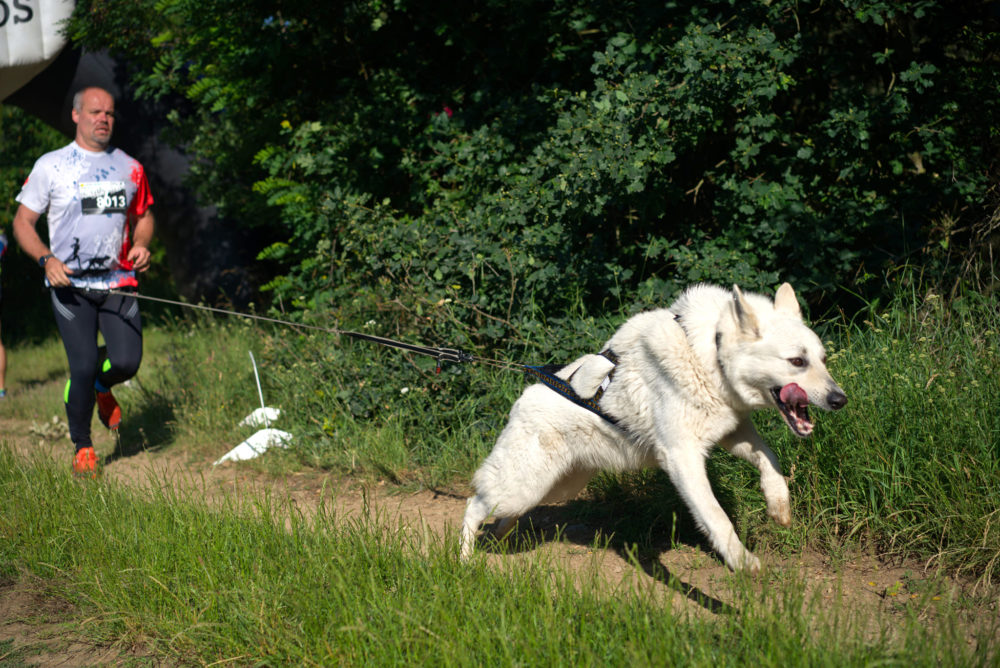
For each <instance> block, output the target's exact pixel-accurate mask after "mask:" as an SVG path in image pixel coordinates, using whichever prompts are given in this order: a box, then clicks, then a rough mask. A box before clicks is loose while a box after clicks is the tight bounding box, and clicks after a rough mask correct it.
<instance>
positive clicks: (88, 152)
mask: <svg viewBox="0 0 1000 668" xmlns="http://www.w3.org/2000/svg"><path fill="white" fill-rule="evenodd" d="M72 117H73V122H74V123H75V124H76V138H75V139H74V141H73V142H71V143H70V144H68V145H67V146H64V147H63V148H61V149H58V150H55V151H52V152H51V153H46V154H45V155H43V156H42V157H41V158H39V159H38V161H37V162H36V163H35V166H34V167H33V168H32V170H31V174H30V175H29V176H28V179H27V180H26V181H25V182H24V186H23V187H22V189H21V192H20V194H18V196H17V198H16V199H17V201H18V202H19V203H20V206H19V207H18V209H17V213H16V214H15V215H14V236H15V237H16V238H17V241H18V243H19V244H20V245H21V248H23V249H24V252H26V253H27V254H28V255H30V256H31V257H33V258H35V259H36V260H37V261H38V264H39V266H40V267H41V268H42V270H44V272H45V284H46V286H48V287H49V288H50V293H51V298H52V307H53V310H54V312H55V317H56V323H57V325H58V327H59V334H60V336H61V337H62V341H63V346H64V347H65V348H66V357H67V359H68V361H69V376H70V377H69V382H68V383H67V385H66V391H65V394H64V400H65V402H66V418H67V420H68V422H69V435H70V438H71V439H72V440H73V444H74V445H75V446H76V454H75V455H74V458H73V472H74V473H75V474H76V475H79V476H94V475H96V473H97V465H98V463H97V455H96V453H95V452H94V444H93V442H92V441H91V438H90V422H91V419H92V418H93V415H94V404H95V403H96V404H97V412H98V417H100V420H101V422H102V423H103V424H104V426H105V427H107V428H108V429H112V430H117V429H118V426H119V425H120V424H121V419H122V415H121V409H120V408H119V406H118V402H117V401H115V398H114V396H113V395H112V394H111V387H112V386H114V385H116V384H118V383H121V382H124V381H126V380H128V379H129V378H131V377H132V376H134V375H135V374H136V372H137V371H138V370H139V363H140V362H141V361H142V320H141V318H140V316H139V304H138V300H137V299H136V298H135V297H134V296H131V295H122V294H109V292H108V290H115V291H116V292H135V291H136V288H137V287H138V282H137V281H136V276H135V275H136V272H143V271H145V270H146V269H148V268H149V264H150V253H149V243H150V241H152V239H153V227H154V221H153V213H152V211H151V210H150V205H152V203H153V197H152V195H151V194H150V192H149V184H148V183H147V181H146V173H145V171H144V170H143V168H142V165H141V164H139V163H138V162H137V161H136V160H135V159H133V158H132V157H130V156H129V155H127V154H126V153H125V152H123V151H121V150H119V149H116V148H113V147H112V146H111V133H112V130H113V129H114V123H115V101H114V98H113V97H112V96H111V94H110V93H109V92H108V91H106V90H104V89H103V88H93V87H91V88H84V89H83V90H81V91H79V92H78V93H77V94H76V95H75V96H74V97H73V111H72ZM43 213H45V214H47V217H48V230H49V243H50V246H48V247H47V246H46V245H45V243H44V242H43V241H42V239H41V237H40V236H39V235H38V231H37V229H36V225H37V223H38V219H39V218H40V217H41V215H42V214H43ZM98 331H100V333H101V334H102V335H103V336H104V342H105V344H106V346H107V357H106V358H104V359H102V358H101V357H100V353H99V350H98V346H97V333H98Z"/></svg>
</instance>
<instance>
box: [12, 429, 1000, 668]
mask: <svg viewBox="0 0 1000 668" xmlns="http://www.w3.org/2000/svg"><path fill="white" fill-rule="evenodd" d="M0 490H2V491H3V493H4V497H5V503H4V504H3V505H2V506H0V536H2V538H3V540H2V541H0V574H2V575H5V576H12V575H15V574H16V573H18V572H19V571H23V572H27V573H32V574H33V575H35V576H37V577H42V578H45V579H46V581H48V582H51V583H53V588H52V591H53V592H55V593H58V594H59V595H60V596H62V597H63V598H65V599H66V600H67V601H68V602H70V603H72V604H73V605H74V606H75V609H76V610H77V614H78V615H79V616H81V617H85V618H86V619H87V623H86V624H85V625H81V626H80V627H79V628H80V631H81V633H82V634H84V635H90V636H91V637H101V638H115V639H117V640H118V641H119V642H124V643H129V642H136V641H142V642H143V643H144V644H145V645H146V646H147V647H149V648H150V649H151V650H152V651H153V652H154V653H155V655H157V656H161V657H165V658H167V659H168V660H170V661H177V662H182V663H192V664H198V665H204V664H209V663H213V662H233V663H236V664H239V665H256V664H268V665H289V664H296V665H301V664H314V663H315V664H320V665H334V664H336V665H393V664H400V663H407V664H411V665H412V664H418V665H511V664H530V665H556V664H566V663H571V664H574V665H602V666H603V665H628V664H633V663H636V662H639V663H640V664H641V665H652V664H660V663H662V662H663V660H664V657H670V661H669V662H670V663H677V662H682V663H684V664H686V665H700V666H710V665H711V666H716V665H732V666H737V665H747V664H748V663H752V664H760V665H767V666H779V665H781V666H783V665H829V666H845V665H846V666H855V665H856V666H861V665H871V664H872V663H890V664H894V665H898V664H904V663H905V664H913V665H943V666H967V665H977V664H979V665H983V664H986V663H988V662H989V661H990V660H991V657H992V656H993V655H992V654H991V652H993V649H992V648H991V646H990V645H988V644H984V643H982V642H980V643H969V642H968V635H967V634H968V632H969V631H970V630H973V631H978V632H981V633H983V634H985V635H984V636H983V637H985V638H989V637H992V636H991V635H990V634H992V633H995V627H993V626H990V624H989V623H988V622H986V621H982V620H981V621H980V622H975V621H973V622H971V623H970V622H969V620H965V621H964V622H963V620H961V619H960V618H959V616H958V615H957V613H956V612H955V610H954V609H953V608H952V607H949V606H948V605H946V604H945V603H938V604H931V603H928V605H926V606H922V607H921V609H922V610H923V611H924V614H927V613H928V612H931V613H932V614H933V615H934V616H935V622H934V624H926V623H924V622H923V621H921V620H919V619H917V617H916V616H902V617H901V616H900V615H898V614H889V615H886V616H884V617H879V618H875V619H872V618H870V617H868V618H862V617H859V616H858V615H857V614H856V613H857V611H855V610H852V608H851V607H850V606H848V605H845V604H844V603H843V602H838V599H837V598H836V596H833V595H831V594H830V593H829V592H827V591H824V592H823V594H822V595H819V594H817V593H815V592H814V591H811V590H810V589H809V588H807V587H806V585H805V583H804V581H803V580H802V579H801V578H800V577H799V575H797V574H796V573H795V572H793V571H789V572H785V573H782V574H780V575H777V576H775V577H771V578H768V579H766V580H764V581H759V580H754V579H751V578H746V577H743V576H738V575H733V576H730V580H729V584H728V586H724V587H722V588H721V589H720V592H719V593H717V594H716V595H717V596H719V597H721V598H723V599H725V600H723V601H720V603H721V604H722V607H718V606H716V607H715V608H714V609H715V611H714V612H711V613H709V612H708V610H707V609H704V608H702V607H701V606H700V605H699V604H698V603H695V602H691V601H689V600H688V599H687V598H685V597H683V596H680V597H678V598H674V597H671V596H667V597H664V596H662V595H659V596H658V595H656V594H654V593H653V592H651V591H650V590H648V589H645V588H638V589H632V588H627V587H626V588H622V587H621V586H620V585H619V586H612V585H609V584H608V583H607V582H605V581H604V580H602V579H600V578H599V577H596V576H595V577H593V578H591V577H588V576H586V575H585V574H583V575H579V574H578V575H576V576H574V575H571V574H569V573H567V572H566V571H564V570H562V569H560V568H558V567H557V566H556V565H555V564H553V563H549V561H548V560H547V559H546V558H545V557H544V556H537V557H536V558H533V559H528V560H525V559H517V560H515V559H513V558H510V560H509V566H510V567H509V568H505V567H503V566H502V565H501V566H490V565H489V563H488V560H487V559H486V558H485V557H477V558H476V559H474V560H473V561H472V562H471V563H461V562H459V561H458V560H457V557H456V554H457V545H456V541H455V539H454V537H439V536H433V535H432V536H427V535H425V534H423V533H421V532H415V531H412V530H410V529H409V528H408V527H407V526H405V525H402V524H393V523H391V522H388V521H386V520H384V519H382V518H379V517H377V516H376V517H375V518H368V519H356V520H344V519H342V518H338V517H337V516H336V515H335V514H334V513H332V512H331V511H330V510H328V509H326V510H323V509H321V510H320V512H319V513H318V515H317V516H316V517H315V518H314V519H312V520H308V521H307V520H305V519H303V518H302V517H301V515H299V514H298V513H295V512H293V511H292V509H291V508H290V507H285V506H284V502H283V501H281V500H278V499H271V498H267V497H265V498H263V499H259V500H257V501H255V502H253V503H251V504H249V505H242V506H241V505H240V504H239V503H237V502H236V501H230V502H221V503H219V504H217V506H216V507H215V509H211V508H208V507H207V506H205V505H203V504H202V503H199V502H196V501H193V500H190V498H189V497H185V496H182V495H180V494H178V493H177V492H174V491H172V490H173V487H172V486H171V485H166V484H161V483H160V482H159V481H156V480H153V479H151V480H150V485H149V488H148V491H147V492H146V493H143V494H136V493H135V490H126V489H122V488H119V487H117V486H116V485H113V484H110V483H107V482H104V481H101V480H97V481H87V482H82V481H77V480H74V479H72V478H70V477H69V476H67V475H66V473H65V471H63V470H61V469H56V468H55V467H54V466H53V465H52V463H51V462H47V461H44V460H38V461H35V462H31V461H27V460H24V459H17V458H15V457H14V456H13V455H12V454H11V453H10V452H9V450H8V449H7V448H6V447H3V446H0ZM327 508H329V506H327ZM68 517H71V518H72V521H66V518H68Z"/></svg>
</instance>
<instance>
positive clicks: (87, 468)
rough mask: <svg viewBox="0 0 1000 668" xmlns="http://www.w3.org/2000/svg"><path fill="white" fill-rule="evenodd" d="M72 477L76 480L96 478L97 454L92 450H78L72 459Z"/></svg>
mask: <svg viewBox="0 0 1000 668" xmlns="http://www.w3.org/2000/svg"><path fill="white" fill-rule="evenodd" d="M73 475H75V476H76V477H77V478H96V477H97V453H96V452H94V448H80V449H79V450H77V451H76V456H75V457H73Z"/></svg>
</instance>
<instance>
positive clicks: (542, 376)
mask: <svg viewBox="0 0 1000 668" xmlns="http://www.w3.org/2000/svg"><path fill="white" fill-rule="evenodd" d="M601 355H602V356H603V357H604V358H605V359H607V360H608V361H609V362H611V363H612V364H614V365H615V366H613V367H611V371H609V372H608V377H607V378H605V379H604V382H603V383H601V387H600V388H598V390H597V392H596V393H595V394H594V396H592V397H590V398H589V399H587V398H584V397H581V396H580V395H579V394H577V393H576V390H574V389H573V388H572V387H571V386H570V384H569V383H568V382H567V381H565V380H563V379H562V378H559V377H558V376H556V374H557V373H559V371H560V370H561V369H564V368H566V365H565V364H546V365H543V366H528V365H525V366H524V373H525V375H527V376H532V377H533V378H536V379H538V380H539V381H540V382H541V383H542V384H543V385H545V386H546V387H548V388H549V389H550V390H552V391H554V392H556V393H557V394H560V395H562V396H563V397H565V398H567V399H569V400H570V401H572V402H573V403H574V404H576V405H577V406H582V407H583V408H586V409H587V410H588V411H590V412H591V413H594V414H596V415H598V416H600V417H602V418H603V419H604V420H606V421H607V422H610V423H611V424H613V425H615V426H618V419H617V418H615V417H613V416H611V415H608V414H607V413H606V412H604V410H602V409H601V405H600V401H601V397H602V396H603V395H604V391H605V390H606V389H607V388H608V384H609V383H610V382H611V379H612V378H613V377H614V375H615V370H616V369H617V368H618V366H617V365H618V356H617V355H615V354H614V353H613V352H611V351H610V350H605V351H603V352H602V353H601ZM574 373H575V372H574ZM572 378H573V376H570V380H572Z"/></svg>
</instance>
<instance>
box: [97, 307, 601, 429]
mask: <svg viewBox="0 0 1000 668" xmlns="http://www.w3.org/2000/svg"><path fill="white" fill-rule="evenodd" d="M101 292H107V293H108V294H111V295H118V296H121V297H135V298H137V299H145V300H147V301H153V302H159V303H161V304H170V305H173V306H182V307H185V308H193V309H197V310H201V311H209V312H211V313H220V314H223V315H232V316H237V317H240V318H248V319H250V320H259V321H262V322H270V323H274V324H277V325H286V326H288V327H299V328H301V329H309V330H313V331H319V332H325V333H327V334H338V335H341V336H348V337H350V338H353V339H358V340H361V341H370V342H372V343H377V344H379V345H383V346H387V347H389V348H397V349H399V350H406V351H409V352H411V353H416V354H418V355H427V356H428V357H433V358H434V359H436V360H437V372H438V373H440V372H441V364H442V362H453V363H455V364H461V363H464V362H482V363H484V364H488V365H491V366H495V367H499V368H504V369H514V368H517V369H521V370H522V371H523V372H524V374H525V376H531V377H533V378H536V379H537V380H539V381H540V382H541V383H542V384H544V385H545V386H546V387H548V388H549V389H551V390H553V391H554V392H556V393H558V394H559V395H561V396H563V397H565V398H566V399H569V400H570V401H572V402H573V403H575V404H577V405H578V406H581V407H583V408H586V409H587V410H589V411H590V412H592V413H595V414H597V415H599V416H600V417H602V418H603V419H605V420H606V421H608V422H610V423H611V424H613V425H615V426H617V425H618V420H617V419H616V418H614V417H613V416H611V415H609V414H608V413H605V412H604V411H603V410H602V409H601V407H600V404H599V402H600V399H601V396H602V395H603V394H604V390H605V389H606V388H607V386H608V383H610V382H611V378H612V377H613V376H614V373H615V369H616V368H617V365H618V356H617V355H615V354H614V353H613V352H611V351H610V350H605V351H604V352H602V353H601V355H603V356H604V357H605V358H606V359H607V360H608V361H609V362H611V363H612V364H613V365H615V366H613V367H612V368H611V371H610V372H609V373H608V376H607V378H606V379H605V381H604V382H603V383H602V384H601V387H600V388H599V389H598V390H597V393H596V394H595V395H594V396H593V397H591V398H589V399H587V398H585V397H581V396H580V395H579V394H577V393H576V391H575V390H574V389H573V388H572V387H571V386H570V384H569V383H568V382H567V381H565V380H563V379H562V378H559V377H558V376H556V375H555V374H556V373H558V372H559V370H560V369H563V368H565V365H544V366H529V365H527V364H518V363H516V362H506V361H504V360H496V359H489V358H485V357H477V356H475V355H472V354H470V353H467V352H464V351H462V350H458V349H456V348H444V347H429V346H418V345H416V344H413V343H406V342H404V341H396V340H395V339H389V338H386V337H383V336H374V335H372V334H363V333H361V332H352V331H350V330H346V329H337V328H336V327H321V326H319V325H307V324H304V323H301V322H292V321H291V320H281V319H279V318H270V317H268V316H263V315H253V314H250V313H240V312H239V311H231V310H228V309H221V308H214V307H212V306H204V305H202V304H191V303H189V302H180V301H175V300H173V299H163V298H161V297H150V296H148V295H143V294H139V293H138V292H132V291H125V290H116V289H114V288H112V289H110V290H106V291H101ZM574 373H575V372H574ZM572 378H573V377H572V376H570V380H572Z"/></svg>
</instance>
